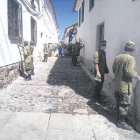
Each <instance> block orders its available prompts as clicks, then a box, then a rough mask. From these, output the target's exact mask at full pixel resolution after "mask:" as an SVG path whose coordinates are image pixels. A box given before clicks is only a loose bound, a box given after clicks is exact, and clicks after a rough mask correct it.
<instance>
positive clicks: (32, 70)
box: [29, 42, 34, 75]
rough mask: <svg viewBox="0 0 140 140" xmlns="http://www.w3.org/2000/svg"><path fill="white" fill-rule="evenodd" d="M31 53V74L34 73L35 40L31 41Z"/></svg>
mask: <svg viewBox="0 0 140 140" xmlns="http://www.w3.org/2000/svg"><path fill="white" fill-rule="evenodd" d="M29 49H30V51H29V52H30V55H31V74H32V75H34V57H33V52H34V44H33V42H30V46H29Z"/></svg>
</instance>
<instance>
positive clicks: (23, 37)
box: [0, 0, 58, 87]
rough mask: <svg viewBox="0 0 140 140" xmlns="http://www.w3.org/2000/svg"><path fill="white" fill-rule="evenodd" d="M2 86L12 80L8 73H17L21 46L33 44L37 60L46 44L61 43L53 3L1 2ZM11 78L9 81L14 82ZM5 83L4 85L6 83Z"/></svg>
mask: <svg viewBox="0 0 140 140" xmlns="http://www.w3.org/2000/svg"><path fill="white" fill-rule="evenodd" d="M0 5H1V8H0V87H2V86H3V84H4V85H5V84H6V83H7V82H8V81H9V77H8V75H9V73H10V71H11V70H13V69H14V70H15V73H16V74H15V75H17V74H18V72H17V68H18V62H20V61H21V58H20V54H19V50H18V47H17V44H18V43H22V42H23V41H29V42H30V41H33V42H34V43H35V44H36V48H35V51H34V56H35V57H38V56H39V53H40V52H42V50H43V44H44V43H49V42H51V43H57V42H58V25H57V21H56V15H55V11H54V8H53V4H52V0H2V1H0ZM13 78H14V76H13V77H11V78H10V79H13ZM3 81H4V83H3Z"/></svg>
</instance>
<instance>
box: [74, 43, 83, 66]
mask: <svg viewBox="0 0 140 140" xmlns="http://www.w3.org/2000/svg"><path fill="white" fill-rule="evenodd" d="M83 47H84V45H82V44H81V42H76V43H75V44H73V45H72V64H73V65H74V66H76V64H77V63H78V61H77V59H78V56H79V55H80V50H81V49H82V48H83Z"/></svg>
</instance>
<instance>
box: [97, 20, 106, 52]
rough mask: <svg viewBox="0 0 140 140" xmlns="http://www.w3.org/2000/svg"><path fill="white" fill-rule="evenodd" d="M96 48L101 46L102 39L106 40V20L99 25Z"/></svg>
mask: <svg viewBox="0 0 140 140" xmlns="http://www.w3.org/2000/svg"><path fill="white" fill-rule="evenodd" d="M96 38H97V39H96V50H98V49H99V48H100V46H101V41H102V40H104V22H103V23H101V24H99V25H97V37H96Z"/></svg>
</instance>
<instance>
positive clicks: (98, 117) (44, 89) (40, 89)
mask: <svg viewBox="0 0 140 140" xmlns="http://www.w3.org/2000/svg"><path fill="white" fill-rule="evenodd" d="M93 85H94V83H93V81H91V80H90V79H89V78H88V76H87V75H86V74H85V73H84V72H83V71H82V70H81V68H80V66H77V67H74V66H72V64H71V60H70V59H69V58H59V59H57V58H49V60H48V62H47V63H45V62H38V63H37V64H36V65H35V75H34V76H33V77H32V81H25V80H24V79H23V78H22V77H19V78H18V79H16V80H15V81H13V83H12V84H10V85H9V86H8V87H7V88H5V89H2V90H1V91H0V114H1V115H0V129H1V132H0V140H19V139H21V140H29V139H30V140H66V139H67V140H70V139H71V140H139V139H140V135H139V134H138V133H136V132H135V131H125V130H122V129H119V128H117V127H116V126H115V124H114V123H112V122H114V121H115V117H114V116H115V112H113V111H112V110H111V109H109V108H108V107H109V106H108V107H107V106H103V105H101V104H97V103H95V102H90V98H91V97H92V95H93V93H94V89H93V88H94V86H93ZM27 112H28V113H27ZM7 133H8V135H7Z"/></svg>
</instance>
